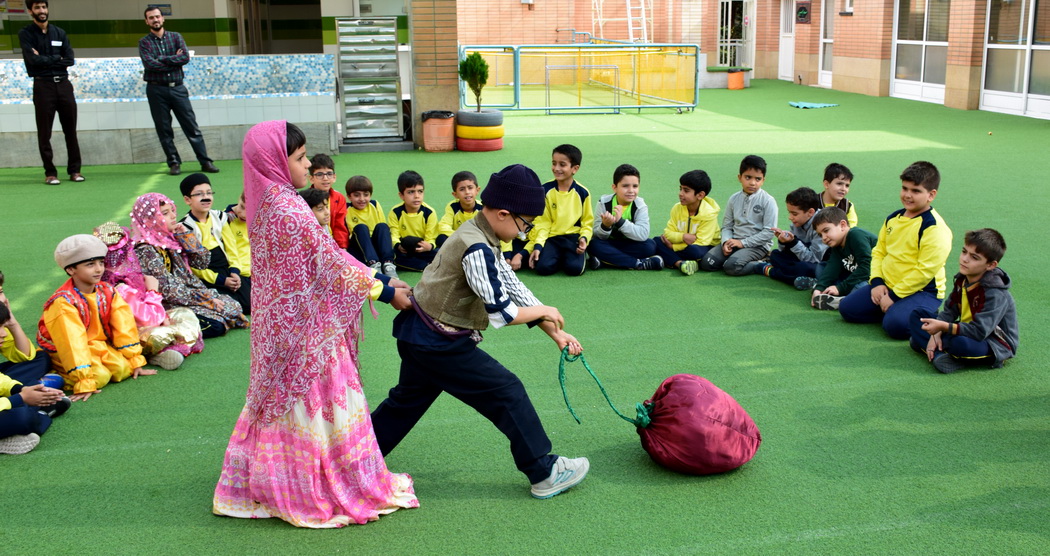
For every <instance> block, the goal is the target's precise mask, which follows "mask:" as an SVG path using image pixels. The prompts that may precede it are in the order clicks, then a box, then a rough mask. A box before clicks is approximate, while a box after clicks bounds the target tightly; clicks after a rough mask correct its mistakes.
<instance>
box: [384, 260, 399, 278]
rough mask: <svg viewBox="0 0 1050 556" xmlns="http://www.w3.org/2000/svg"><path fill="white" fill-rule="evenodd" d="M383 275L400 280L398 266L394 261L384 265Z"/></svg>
mask: <svg viewBox="0 0 1050 556" xmlns="http://www.w3.org/2000/svg"><path fill="white" fill-rule="evenodd" d="M383 274H386V275H387V276H389V277H391V278H398V279H400V278H399V277H398V275H397V265H396V264H394V263H393V261H387V262H385V263H383Z"/></svg>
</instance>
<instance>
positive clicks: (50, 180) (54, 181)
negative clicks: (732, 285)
mask: <svg viewBox="0 0 1050 556" xmlns="http://www.w3.org/2000/svg"><path fill="white" fill-rule="evenodd" d="M60 183H62V182H60V181H58V176H47V177H45V178H44V184H45V185H58V184H60Z"/></svg>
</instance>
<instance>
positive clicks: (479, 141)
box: [456, 52, 503, 151]
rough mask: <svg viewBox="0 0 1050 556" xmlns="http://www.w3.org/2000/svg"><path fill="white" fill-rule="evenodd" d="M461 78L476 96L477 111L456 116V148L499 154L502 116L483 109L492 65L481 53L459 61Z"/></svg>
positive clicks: (499, 113)
mask: <svg viewBox="0 0 1050 556" xmlns="http://www.w3.org/2000/svg"><path fill="white" fill-rule="evenodd" d="M459 78H460V79H462V80H463V83H464V84H465V85H466V86H467V88H468V89H470V91H471V92H472V93H474V102H475V104H476V105H477V109H476V110H460V111H459V112H457V113H456V148H458V149H459V150H461V151H496V150H499V149H502V148H503V112H500V111H499V110H495V109H492V108H482V107H481V90H482V89H483V88H485V84H486V83H487V82H488V79H489V64H488V62H486V61H485V58H484V57H483V56H482V55H481V53H480V52H472V53H470V54H469V55H468V56H467V57H466V58H464V59H462V60H460V61H459Z"/></svg>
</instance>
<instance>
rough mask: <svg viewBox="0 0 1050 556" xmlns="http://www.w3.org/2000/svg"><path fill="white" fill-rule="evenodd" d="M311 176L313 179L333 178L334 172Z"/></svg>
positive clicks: (317, 173) (316, 173)
mask: <svg viewBox="0 0 1050 556" xmlns="http://www.w3.org/2000/svg"><path fill="white" fill-rule="evenodd" d="M313 176H314V177H315V178H334V177H335V172H315V173H314V174H313Z"/></svg>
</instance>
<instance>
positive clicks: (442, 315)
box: [413, 213, 502, 330]
mask: <svg viewBox="0 0 1050 556" xmlns="http://www.w3.org/2000/svg"><path fill="white" fill-rule="evenodd" d="M477 243H483V244H485V245H486V246H487V248H489V249H491V250H492V251H493V252H494V253H495V254H496V257H501V256H502V254H500V253H498V249H499V247H498V246H499V238H497V237H496V232H494V231H492V227H491V226H490V225H489V221H488V219H487V218H485V215H484V213H482V214H479V215H478V216H477V217H475V218H473V219H471V220H468V221H467V222H464V223H463V225H462V226H460V227H459V229H457V230H456V231H455V233H453V234H452V235H451V236H450V237H449V238H448V240H447V241H445V244H444V245H442V246H441V249H440V250H439V251H438V254H437V256H436V257H434V262H432V263H430V264H429V265H427V268H426V269H425V270H424V271H423V276H422V277H421V278H420V279H419V283H418V284H416V287H415V288H413V292H414V293H415V298H416V303H418V304H419V307H420V308H421V309H423V311H425V312H426V314H428V315H430V316H431V317H433V318H434V320H437V321H439V322H441V323H444V324H448V325H452V326H455V327H457V328H465V329H470V330H485V329H486V328H488V326H489V316H488V312H486V311H485V303H484V302H482V301H481V298H479V297H478V296H477V295H476V294H475V293H474V290H472V289H470V286H469V285H468V284H467V276H466V273H465V272H464V271H463V253H465V252H466V250H467V248H468V247H470V246H471V245H474V244H477ZM497 264H498V262H497Z"/></svg>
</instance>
